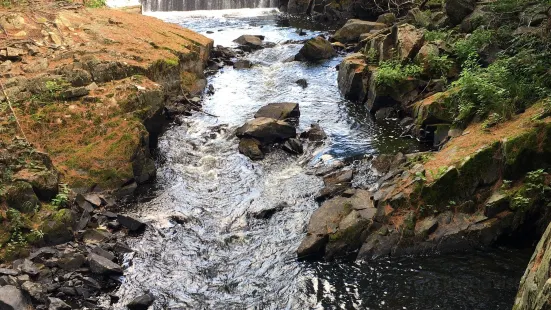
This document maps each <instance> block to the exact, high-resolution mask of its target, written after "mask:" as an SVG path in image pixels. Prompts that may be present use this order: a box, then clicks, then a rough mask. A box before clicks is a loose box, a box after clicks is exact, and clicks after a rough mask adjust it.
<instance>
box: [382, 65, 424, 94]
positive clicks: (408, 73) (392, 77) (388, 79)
mask: <svg viewBox="0 0 551 310" xmlns="http://www.w3.org/2000/svg"><path fill="white" fill-rule="evenodd" d="M422 71H423V69H422V68H421V67H420V66H419V65H417V64H405V65H404V64H401V63H400V62H398V61H395V60H391V61H383V62H381V64H380V65H379V69H378V70H377V74H376V75H375V83H377V85H382V86H388V87H396V86H398V85H400V83H402V82H404V81H406V80H407V79H409V78H415V77H418V76H419V75H420V74H421V72H422Z"/></svg>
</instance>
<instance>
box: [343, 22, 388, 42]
mask: <svg viewBox="0 0 551 310" xmlns="http://www.w3.org/2000/svg"><path fill="white" fill-rule="evenodd" d="M386 27H387V25H386V24H384V23H377V22H369V21H365V20H359V19H350V20H348V21H347V22H346V24H345V25H344V26H343V27H342V28H341V29H339V30H337V32H335V35H334V36H333V38H334V39H335V40H337V41H339V42H342V43H350V42H357V41H358V40H359V38H360V35H362V34H364V33H369V32H371V31H373V30H380V29H384V28H386Z"/></svg>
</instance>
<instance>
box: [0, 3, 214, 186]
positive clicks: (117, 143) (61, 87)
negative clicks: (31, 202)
mask: <svg viewBox="0 0 551 310" xmlns="http://www.w3.org/2000/svg"><path fill="white" fill-rule="evenodd" d="M58 5H59V4H56V5H44V7H43V8H42V9H41V10H35V9H33V10H25V9H23V10H18V11H9V10H3V11H0V14H1V17H0V24H1V25H2V28H3V29H4V30H5V32H4V34H3V36H4V40H2V43H1V44H0V61H2V63H1V65H0V76H1V77H2V79H1V81H2V84H3V85H4V88H5V93H6V95H7V97H8V98H9V99H10V100H11V101H12V103H13V105H14V106H15V114H16V116H17V118H18V120H19V122H20V124H21V129H22V130H23V132H24V133H25V135H26V137H27V139H28V140H29V142H30V143H32V144H33V145H34V146H35V147H36V148H37V149H39V150H42V151H45V152H46V153H48V154H49V155H50V156H51V158H52V161H53V163H54V165H55V166H56V167H57V169H58V170H59V171H60V172H61V175H62V176H63V177H62V179H63V181H64V182H66V183H69V185H70V186H72V187H83V188H89V187H90V186H93V185H99V186H100V187H101V188H103V189H113V188H117V187H119V186H121V185H122V184H125V183H128V182H129V181H132V180H134V181H136V182H137V183H143V182H146V181H148V180H149V179H151V178H152V177H154V175H155V169H154V163H153V161H152V160H151V158H150V156H149V143H150V142H153V143H155V138H156V135H158V134H159V133H160V131H161V127H162V123H163V122H162V120H163V117H161V114H162V111H163V108H164V106H165V102H167V100H168V99H170V98H171V97H174V96H176V95H179V94H182V93H187V94H196V93H198V92H200V91H201V90H202V88H203V87H204V85H205V80H204V76H203V68H204V64H205V62H206V60H207V58H208V55H209V51H210V49H211V47H212V41H211V40H210V39H207V38H205V37H203V36H201V35H198V34H196V33H194V32H192V31H189V30H187V29H183V28H181V27H179V26H177V25H172V24H167V23H164V22H162V21H160V20H157V19H155V18H152V17H147V16H142V15H138V14H130V13H126V12H122V11H115V10H110V9H86V8H82V7H75V6H66V7H58ZM1 97H2V98H0V99H2V100H3V101H4V100H5V99H6V98H4V97H5V96H4V95H2V96H1ZM4 113H8V114H9V111H4ZM5 116H7V117H5V118H3V120H4V122H3V123H2V127H3V128H6V129H5V130H4V131H2V132H1V133H0V137H1V138H2V140H3V141H8V142H9V140H10V139H11V137H12V136H14V135H15V134H17V135H22V134H21V132H20V131H19V130H17V126H15V125H16V124H15V122H13V118H14V117H13V116H11V118H10V115H7V114H6V115H5Z"/></svg>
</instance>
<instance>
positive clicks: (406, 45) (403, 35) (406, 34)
mask: <svg viewBox="0 0 551 310" xmlns="http://www.w3.org/2000/svg"><path fill="white" fill-rule="evenodd" d="M424 42H425V34H424V31H423V30H421V29H417V28H415V26H413V25H409V24H404V25H401V26H400V27H398V42H397V43H398V44H397V49H396V50H397V51H398V57H399V59H400V60H402V61H406V60H411V59H413V57H415V55H417V52H419V50H420V49H421V47H422V46H423V43H424Z"/></svg>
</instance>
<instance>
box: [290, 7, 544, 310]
mask: <svg viewBox="0 0 551 310" xmlns="http://www.w3.org/2000/svg"><path fill="white" fill-rule="evenodd" d="M291 2H292V3H291ZM505 2H507V1H505ZM505 2H499V3H498V2H496V3H481V2H476V1H463V0H446V1H444V2H443V3H442V4H441V5H437V4H432V3H427V2H423V4H420V6H419V7H415V8H409V9H408V10H406V11H401V10H391V11H392V12H387V13H384V14H381V15H379V16H378V17H377V18H376V21H363V20H357V19H351V20H348V22H347V23H346V24H345V25H344V26H343V27H342V28H341V29H339V30H338V31H337V32H336V33H335V34H334V36H333V37H332V38H331V39H330V41H333V42H336V43H333V45H334V46H340V47H341V48H344V49H345V50H347V51H353V52H355V53H353V54H351V55H349V56H348V57H346V58H345V59H344V60H343V62H342V63H341V65H340V66H339V77H338V79H339V81H338V82H339V88H340V90H341V92H342V94H343V95H344V96H345V97H346V98H348V99H350V100H352V101H356V102H357V103H358V104H364V105H365V106H366V107H367V109H368V110H369V111H370V113H372V114H373V116H374V117H375V118H376V119H377V120H379V121H384V120H385V121H398V122H400V123H401V124H402V125H403V126H404V127H405V131H404V132H403V134H402V135H403V136H411V137H414V138H417V139H419V140H421V141H423V142H425V143H427V144H429V145H431V146H432V147H433V148H434V149H435V151H434V152H427V153H419V154H408V155H403V154H397V155H396V154H389V155H381V156H379V157H377V158H375V159H374V160H373V161H371V162H369V163H367V165H369V166H370V169H371V170H372V173H373V174H374V175H376V176H378V177H377V181H376V182H375V183H374V184H372V185H371V186H364V187H358V186H352V184H354V181H353V175H354V174H355V173H356V172H355V171H354V170H353V169H352V167H350V168H346V169H345V170H342V171H337V172H333V173H332V174H328V175H326V176H325V177H324V182H325V185H326V187H325V188H324V189H323V190H322V192H320V194H319V200H320V201H321V207H320V208H319V209H318V210H317V211H316V212H315V213H314V214H313V216H312V218H311V219H310V223H309V225H308V228H307V236H306V238H305V239H304V240H303V242H302V244H301V245H300V247H299V249H298V250H297V254H298V257H299V258H313V257H320V256H321V257H325V258H326V259H331V258H334V257H343V256H349V255H352V256H353V257H356V258H357V259H373V258H378V257H388V256H399V255H411V254H429V253H443V252H453V251H462V250H469V249H473V248H485V247H488V246H491V245H493V244H495V243H496V242H497V241H498V240H507V238H509V237H510V236H520V238H521V239H522V238H523V237H522V236H523V235H525V236H526V237H525V238H528V239H527V242H530V241H529V238H530V237H528V236H529V235H531V234H532V233H533V232H534V231H537V232H539V233H541V232H543V230H544V229H545V227H546V226H547V224H548V223H549V220H551V216H550V213H549V211H548V205H549V202H550V201H549V191H550V186H549V185H550V180H551V179H550V178H549V168H550V167H551V161H550V160H549V159H550V158H551V148H550V146H551V145H550V144H549V141H550V138H551V136H550V135H551V127H550V124H551V118H550V116H551V115H550V113H549V111H550V103H551V101H550V97H549V94H550V92H549V90H550V89H551V84H549V79H547V78H545V79H541V78H540V77H541V75H548V74H549V72H548V69H544V68H548V67H549V59H550V58H549V54H548V52H542V51H543V50H545V49H547V48H548V46H549V43H550V41H549V38H550V36H549V33H550V30H551V17H550V14H551V9H550V7H549V5H548V4H547V3H544V2H541V3H540V2H515V3H509V2H507V3H505ZM297 3H298V1H290V2H289V6H290V7H291V5H294V6H297ZM304 5H305V6H307V5H310V6H309V7H308V8H299V9H298V11H299V12H304V10H306V11H308V12H311V11H312V6H311V3H310V2H309V1H305V2H304ZM507 5H511V6H512V7H511V6H507ZM298 6H300V5H298ZM327 7H331V3H328V6H327ZM375 11H376V10H375ZM375 11H371V12H375ZM529 16H530V17H529ZM373 20H375V18H373ZM512 24H514V25H518V26H515V27H511V25H512ZM520 42H523V43H522V44H525V45H522V44H521V43H520ZM519 44H520V45H519ZM528 63H534V64H535V65H528ZM540 65H541V66H542V67H539V66H540ZM538 68H539V69H538ZM534 85H538V86H537V87H536V88H533V86H534ZM527 92H528V93H527ZM545 236H546V235H544V238H543V239H542V241H540V245H539V246H538V249H537V251H536V253H535V254H534V257H533V259H532V262H531V265H530V266H529V268H528V270H527V273H526V275H525V277H524V278H523V282H522V284H521V291H520V292H519V297H518V298H517V305H516V307H517V308H518V309H533V308H534V305H538V307H540V306H541V305H542V304H544V303H545V300H547V299H546V298H547V296H548V295H547V293H546V286H545V284H544V283H545V281H546V280H547V276H542V275H543V274H545V272H546V270H547V269H545V268H548V264H547V263H548V262H547V263H545V262H544V263H542V262H541V260H542V259H543V260H545V257H546V256H545V255H546V254H545V253H547V252H546V251H547V250H546V249H547V241H546V238H547V237H545ZM517 308H515V309H517Z"/></svg>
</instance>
